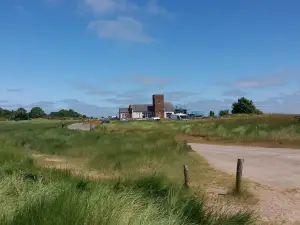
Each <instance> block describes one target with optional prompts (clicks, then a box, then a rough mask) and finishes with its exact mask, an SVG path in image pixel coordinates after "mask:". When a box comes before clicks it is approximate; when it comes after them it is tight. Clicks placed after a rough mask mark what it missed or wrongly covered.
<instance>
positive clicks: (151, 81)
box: [131, 74, 169, 86]
mask: <svg viewBox="0 0 300 225" xmlns="http://www.w3.org/2000/svg"><path fill="white" fill-rule="evenodd" d="M131 80H132V81H134V82H136V83H138V84H141V85H155V86H165V85H167V84H168V83H169V80H168V79H167V78H165V77H160V76H150V75H142V74H137V75H133V76H131Z"/></svg>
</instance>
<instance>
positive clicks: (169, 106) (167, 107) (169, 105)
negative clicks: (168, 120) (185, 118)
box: [131, 102, 175, 112]
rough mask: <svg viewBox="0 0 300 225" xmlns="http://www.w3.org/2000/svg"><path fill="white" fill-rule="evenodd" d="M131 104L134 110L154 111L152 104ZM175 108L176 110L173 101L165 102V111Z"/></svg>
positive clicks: (171, 110)
mask: <svg viewBox="0 0 300 225" xmlns="http://www.w3.org/2000/svg"><path fill="white" fill-rule="evenodd" d="M131 106H132V110H133V111H134V112H152V111H153V105H152V104H134V105H131ZM174 110H175V108H174V106H173V104H172V103H171V102H165V111H166V112H173V111H174Z"/></svg>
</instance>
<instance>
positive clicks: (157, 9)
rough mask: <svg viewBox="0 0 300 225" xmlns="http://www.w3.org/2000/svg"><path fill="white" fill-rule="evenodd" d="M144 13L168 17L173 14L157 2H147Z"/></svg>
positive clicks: (152, 0) (154, 0)
mask: <svg viewBox="0 0 300 225" xmlns="http://www.w3.org/2000/svg"><path fill="white" fill-rule="evenodd" d="M146 12H147V13H149V14H152V15H163V16H167V17H170V16H172V15H173V14H172V13H170V12H169V11H167V10H166V9H165V8H164V7H162V6H160V5H159V4H158V0H149V1H148V3H147V5H146Z"/></svg>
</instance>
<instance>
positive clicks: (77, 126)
mask: <svg viewBox="0 0 300 225" xmlns="http://www.w3.org/2000/svg"><path fill="white" fill-rule="evenodd" d="M68 128H69V129H71V130H90V128H91V127H90V124H89V123H85V124H83V123H74V124H71V125H69V126H68ZM92 128H94V125H93V124H92Z"/></svg>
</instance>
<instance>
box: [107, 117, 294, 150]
mask: <svg viewBox="0 0 300 225" xmlns="http://www.w3.org/2000/svg"><path fill="white" fill-rule="evenodd" d="M294 117H295V116H294V115H276V114H270V115H258V116H253V115H251V116H247V115H237V116H231V117H228V118H212V119H204V120H191V121H161V122H159V123H156V124H154V123H151V122H142V121H137V122H131V123H122V124H112V125H110V128H109V129H111V130H116V131H118V130H123V131H124V130H125V131H130V130H133V131H134V130H137V129H139V130H140V131H146V132H155V130H159V131H164V132H166V133H173V135H176V136H177V138H178V139H180V140H187V141H189V142H204V143H212V144H218V143H220V144H240V145H257V146H263V147H291V148H300V121H297V120H295V119H294Z"/></svg>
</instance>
